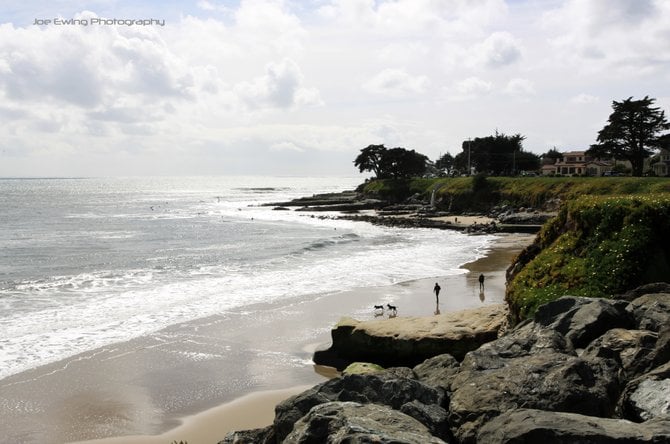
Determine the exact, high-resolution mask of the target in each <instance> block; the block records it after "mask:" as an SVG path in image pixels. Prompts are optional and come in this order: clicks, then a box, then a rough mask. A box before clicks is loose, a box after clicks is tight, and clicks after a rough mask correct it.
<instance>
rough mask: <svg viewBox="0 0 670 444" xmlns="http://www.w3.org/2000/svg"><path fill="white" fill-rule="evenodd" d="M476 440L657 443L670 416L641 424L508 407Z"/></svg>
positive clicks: (498, 443) (494, 443) (502, 443)
mask: <svg viewBox="0 0 670 444" xmlns="http://www.w3.org/2000/svg"><path fill="white" fill-rule="evenodd" d="M477 442H481V443H486V444H512V443H513V444H535V443H551V444H575V443H589V444H610V443H626V444H638V443H639V444H661V443H668V442H670V417H664V418H658V419H655V420H651V421H647V422H646V423H644V424H636V423H634V422H630V421H626V420H622V419H607V418H596V417H593V416H584V415H578V414H574V413H563V412H547V411H542V410H534V409H518V410H510V411H508V412H505V413H503V414H502V415H500V416H498V417H496V418H494V419H492V420H491V421H490V422H488V423H487V424H485V425H484V426H483V427H482V428H481V430H480V431H479V433H478V435H477Z"/></svg>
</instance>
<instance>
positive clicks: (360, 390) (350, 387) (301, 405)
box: [274, 369, 447, 441]
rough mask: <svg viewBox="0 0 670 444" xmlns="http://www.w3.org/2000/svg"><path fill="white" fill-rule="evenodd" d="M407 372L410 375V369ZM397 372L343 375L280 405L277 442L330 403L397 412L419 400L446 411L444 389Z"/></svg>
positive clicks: (438, 425) (276, 426)
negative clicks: (373, 406) (313, 411)
mask: <svg viewBox="0 0 670 444" xmlns="http://www.w3.org/2000/svg"><path fill="white" fill-rule="evenodd" d="M407 370H409V371H410V372H411V370H410V369H407ZM397 373H398V372H397V371H395V370H391V371H388V372H380V373H375V374H368V375H356V374H353V375H344V376H342V377H340V378H335V379H331V380H330V381H326V382H324V383H322V384H319V385H317V386H315V387H312V388H311V389H308V390H307V391H305V392H303V393H300V394H298V395H296V396H293V397H292V398H289V399H287V400H285V401H283V402H281V403H280V404H279V405H277V407H276V408H275V420H274V427H275V432H276V433H277V438H278V441H281V440H282V439H283V438H284V437H286V436H287V435H288V434H289V433H290V432H291V430H292V429H293V425H294V424H295V422H296V421H298V420H299V419H300V418H302V417H303V416H305V415H306V414H307V412H309V411H310V410H311V409H312V408H313V407H314V406H316V405H319V404H324V403H327V402H331V401H353V402H358V403H363V404H369V403H374V404H381V405H386V406H388V407H390V408H392V409H396V410H400V409H401V408H402V407H403V405H405V404H407V403H412V402H414V401H418V402H420V403H422V404H425V405H434V406H435V407H436V408H439V409H442V410H444V406H445V405H447V400H446V397H445V393H444V391H443V390H439V389H436V388H434V387H430V386H428V385H426V384H424V383H422V382H420V381H418V380H416V379H410V378H406V377H402V376H400V377H399V376H398V374H397ZM444 415H446V410H445V411H444ZM437 416H439V415H437ZM437 416H435V417H437ZM427 417H430V415H427ZM438 420H439V419H438ZM428 426H429V427H431V428H434V429H436V430H437V429H439V428H440V424H436V425H431V424H429V425H428Z"/></svg>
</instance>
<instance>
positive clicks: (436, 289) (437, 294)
mask: <svg viewBox="0 0 670 444" xmlns="http://www.w3.org/2000/svg"><path fill="white" fill-rule="evenodd" d="M440 290H442V287H440V284H438V283H437V282H435V286H434V287H433V293H435V302H437V303H438V304H439V303H440Z"/></svg>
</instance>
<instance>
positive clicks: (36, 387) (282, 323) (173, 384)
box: [0, 235, 533, 444]
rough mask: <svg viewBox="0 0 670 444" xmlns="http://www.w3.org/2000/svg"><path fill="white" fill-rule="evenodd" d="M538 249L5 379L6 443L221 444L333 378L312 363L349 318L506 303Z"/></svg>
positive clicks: (498, 244)
mask: <svg viewBox="0 0 670 444" xmlns="http://www.w3.org/2000/svg"><path fill="white" fill-rule="evenodd" d="M532 239H533V236H528V235H502V236H500V237H499V238H498V240H497V241H495V242H494V244H493V246H492V249H491V251H490V252H489V253H488V254H487V256H486V257H484V258H482V259H479V260H477V261H475V262H472V263H470V264H466V265H465V266H464V268H466V269H467V270H469V271H467V272H466V270H464V272H463V273H462V274H458V275H454V276H447V277H436V278H430V279H422V280H416V281H410V282H404V283H399V284H397V285H392V286H384V287H374V288H367V289H358V290H351V291H345V292H340V293H336V294H325V295H318V296H315V297H314V298H313V299H310V300H300V299H296V300H289V301H282V302H281V303H278V304H260V305H258V306H255V307H245V308H244V309H242V310H236V311H231V312H227V313H225V314H221V315H217V316H212V317H209V318H204V319H199V320H195V321H191V322H186V323H183V324H178V325H174V326H171V327H169V328H166V329H164V330H161V331H159V332H156V333H154V334H151V335H147V336H144V337H141V338H137V339H134V340H132V341H128V342H124V343H119V344H114V345H111V346H108V347H104V348H101V349H98V350H94V351H90V352H86V353H83V354H80V355H77V356H75V357H72V358H69V359H67V360H64V361H60V362H58V363H55V364H51V365H47V366H44V367H40V368H37V369H34V370H31V371H27V372H23V373H21V374H18V375H13V376H11V377H9V378H6V379H4V380H2V381H0V400H1V401H0V402H1V403H0V430H3V434H2V436H1V437H0V443H12V444H17V443H43V444H50V443H66V442H76V441H83V440H94V439H97V440H98V441H95V442H96V443H98V444H112V443H114V444H120V443H146V444H150V443H161V444H163V443H170V442H172V441H173V440H177V442H179V440H187V441H188V443H189V444H199V443H216V442H218V440H221V439H223V437H224V436H225V433H226V432H227V431H230V430H235V429H244V428H250V427H261V426H264V425H267V424H269V423H270V422H271V420H272V417H273V408H274V405H276V404H277V402H279V401H280V400H281V399H284V398H286V397H289V396H291V395H292V394H295V393H298V392H300V391H302V390H304V388H305V387H306V386H311V385H314V384H316V383H319V382H322V381H323V380H325V377H324V376H322V375H321V374H320V373H319V372H316V371H315V368H314V366H313V364H312V363H311V356H312V353H313V351H314V349H315V348H316V347H317V346H319V345H322V344H327V343H329V341H330V328H331V327H332V326H333V325H334V324H335V323H336V322H337V321H338V320H339V318H340V317H341V316H344V315H347V316H352V317H355V318H358V319H372V318H374V316H375V314H374V311H373V310H372V306H373V305H374V304H380V303H384V304H386V303H391V304H394V305H397V306H398V316H429V315H432V314H433V313H434V312H435V309H436V308H438V307H436V305H435V296H434V294H433V293H432V289H433V285H434V284H435V282H439V283H440V286H441V287H442V292H441V294H440V302H441V303H440V306H439V309H440V310H441V312H442V313H444V312H445V311H456V310H460V309H463V308H470V307H476V306H479V305H481V304H490V303H501V302H503V300H504V289H505V277H504V276H505V269H506V268H507V266H508V265H509V263H510V262H511V260H512V258H513V257H514V255H516V254H517V253H518V252H519V251H520V249H521V248H522V247H523V246H525V245H527V244H528V243H530V242H531V241H532ZM480 273H483V274H484V275H485V276H486V282H485V291H484V292H483V293H480V291H479V283H478V281H477V277H478V276H479V274H480ZM287 387H288V388H289V389H287ZM180 424H181V425H180ZM140 436H142V438H140ZM106 437H117V438H113V439H104V440H99V439H100V438H106Z"/></svg>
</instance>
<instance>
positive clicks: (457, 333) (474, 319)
mask: <svg viewBox="0 0 670 444" xmlns="http://www.w3.org/2000/svg"><path fill="white" fill-rule="evenodd" d="M506 313H507V310H506V307H505V306H504V305H503V304H496V305H487V306H484V307H481V308H475V309H470V310H464V311H459V312H451V313H446V314H440V315H436V316H426V317H391V318H385V319H378V320H377V319H375V320H370V321H357V320H355V319H352V318H342V319H341V320H340V322H338V323H337V325H336V326H335V327H334V328H333V330H332V331H331V337H332V345H331V346H330V347H329V348H328V349H326V350H318V351H316V352H315V353H314V362H315V363H316V364H320V365H327V366H330V367H336V368H337V369H338V370H342V369H343V368H344V367H346V366H347V365H348V364H350V363H352V362H356V361H364V362H374V363H377V364H379V365H382V366H384V367H393V366H398V365H416V364H419V363H421V362H423V361H425V360H426V359H428V358H431V357H433V356H437V355H440V354H444V353H449V354H451V355H452V356H454V357H455V358H456V359H459V360H460V359H463V357H464V356H465V354H466V353H467V352H469V351H472V350H475V349H477V348H479V346H481V345H482V344H484V343H486V342H490V341H492V340H494V339H496V338H497V337H498V332H499V331H500V329H501V328H502V326H503V324H504V323H505V317H506Z"/></svg>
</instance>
